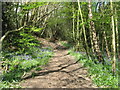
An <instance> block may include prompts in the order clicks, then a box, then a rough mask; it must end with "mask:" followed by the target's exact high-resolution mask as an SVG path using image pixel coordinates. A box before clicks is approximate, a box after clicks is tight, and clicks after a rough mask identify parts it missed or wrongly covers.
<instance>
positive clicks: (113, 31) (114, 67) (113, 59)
mask: <svg viewBox="0 0 120 90" xmlns="http://www.w3.org/2000/svg"><path fill="white" fill-rule="evenodd" d="M110 8H111V12H112V16H111V24H112V49H113V56H112V72H113V74H115V71H116V47H115V22H114V16H113V4H112V0H110Z"/></svg>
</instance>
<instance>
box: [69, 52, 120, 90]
mask: <svg viewBox="0 0 120 90" xmlns="http://www.w3.org/2000/svg"><path fill="white" fill-rule="evenodd" d="M69 53H70V54H71V55H73V56H75V57H76V58H77V60H80V62H81V63H82V64H83V66H85V67H88V69H89V76H91V78H92V80H93V82H94V83H95V84H96V85H97V86H98V87H102V88H106V87H107V88H118V72H119V71H118V67H117V69H116V75H113V74H112V67H111V65H109V62H107V63H106V64H105V65H103V64H99V63H98V64H95V63H94V61H93V60H91V59H88V58H87V56H86V55H83V54H81V53H80V52H77V53H75V52H73V51H69Z"/></svg>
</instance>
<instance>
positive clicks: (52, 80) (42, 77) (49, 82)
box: [20, 49, 96, 88]
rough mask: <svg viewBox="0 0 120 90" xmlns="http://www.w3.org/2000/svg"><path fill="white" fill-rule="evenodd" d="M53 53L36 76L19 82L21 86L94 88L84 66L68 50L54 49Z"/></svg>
mask: <svg viewBox="0 0 120 90" xmlns="http://www.w3.org/2000/svg"><path fill="white" fill-rule="evenodd" d="M54 52H55V54H54V56H53V57H52V58H51V59H50V61H49V63H48V65H46V66H45V67H44V69H43V70H41V71H37V73H36V76H35V77H33V78H28V79H26V80H24V81H23V82H21V83H20V85H21V86H22V87H23V88H96V86H95V85H93V83H92V80H91V79H90V78H89V77H88V76H87V69H86V68H84V67H83V66H82V65H81V64H80V63H79V62H78V61H76V60H75V58H74V57H73V56H70V55H68V54H67V53H68V50H57V49H55V50H54Z"/></svg>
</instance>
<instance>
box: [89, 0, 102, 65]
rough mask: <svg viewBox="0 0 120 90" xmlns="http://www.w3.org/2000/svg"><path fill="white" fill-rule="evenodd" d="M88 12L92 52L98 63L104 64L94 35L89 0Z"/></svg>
mask: <svg viewBox="0 0 120 90" xmlns="http://www.w3.org/2000/svg"><path fill="white" fill-rule="evenodd" d="M88 10H89V19H90V28H91V29H90V30H91V33H92V41H93V47H94V51H95V54H96V56H97V58H98V60H99V62H100V63H102V64H104V59H103V57H102V54H101V51H100V47H99V45H98V41H97V35H96V30H95V26H94V22H93V21H92V18H93V14H92V9H91V0H89V5H88Z"/></svg>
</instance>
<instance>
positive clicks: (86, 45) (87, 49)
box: [78, 0, 89, 57]
mask: <svg viewBox="0 0 120 90" xmlns="http://www.w3.org/2000/svg"><path fill="white" fill-rule="evenodd" d="M78 7H79V12H80V17H81V21H82V24H83V25H82V30H83V34H84V39H85V47H86V54H87V56H88V57H89V52H88V51H89V48H88V44H87V38H86V32H85V31H86V30H85V25H84V20H83V14H82V10H81V6H80V2H79V0H78Z"/></svg>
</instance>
